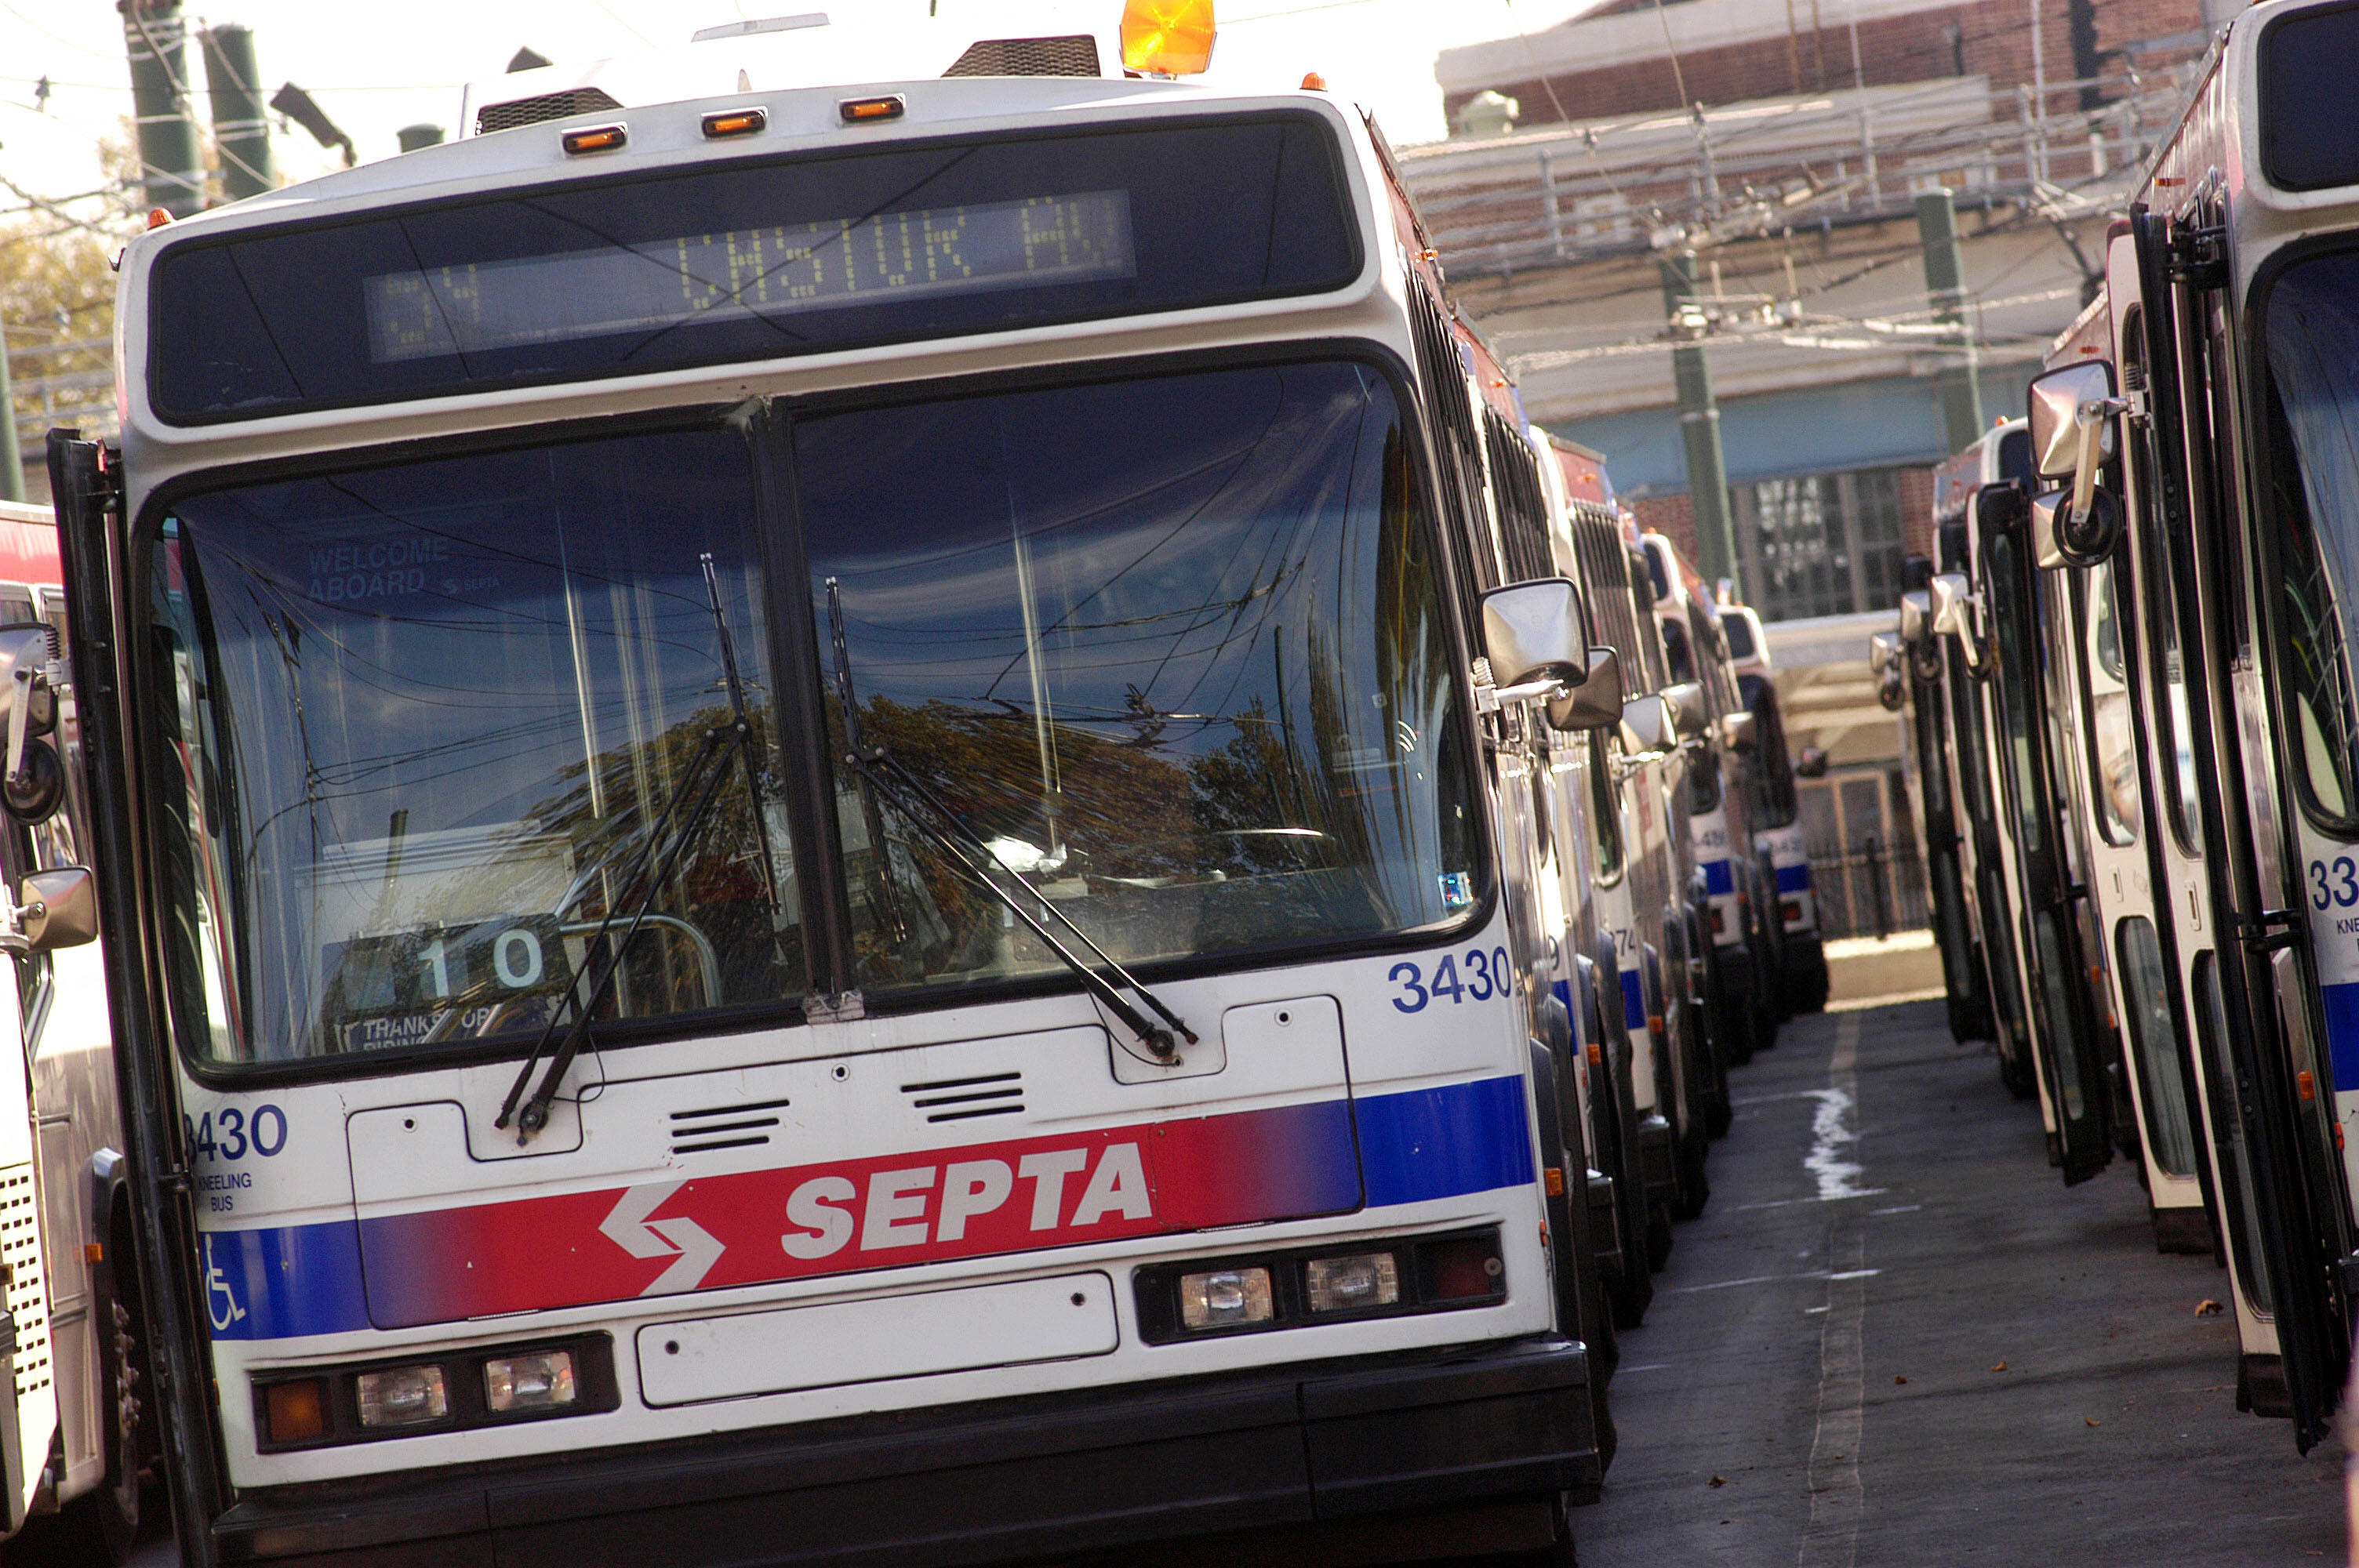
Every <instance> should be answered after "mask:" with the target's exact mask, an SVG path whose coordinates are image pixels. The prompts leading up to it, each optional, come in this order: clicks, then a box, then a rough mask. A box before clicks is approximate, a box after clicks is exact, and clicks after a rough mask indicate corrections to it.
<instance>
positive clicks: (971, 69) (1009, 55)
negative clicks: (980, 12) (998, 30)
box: [942, 33, 1098, 77]
mask: <svg viewBox="0 0 2359 1568" xmlns="http://www.w3.org/2000/svg"><path fill="white" fill-rule="evenodd" d="M942 74H943V75H944V76H946V77H948V76H1095V75H1097V74H1098V41H1097V39H1095V38H1092V37H1091V36H1090V35H1089V34H1087V33H1074V34H1071V36H1069V37H1066V38H984V39H982V40H980V41H978V42H976V43H972V44H969V45H968V46H967V50H966V53H964V54H962V55H961V56H959V57H958V62H957V63H956V64H955V65H952V66H951V68H950V69H949V70H946V71H944V72H942Z"/></svg>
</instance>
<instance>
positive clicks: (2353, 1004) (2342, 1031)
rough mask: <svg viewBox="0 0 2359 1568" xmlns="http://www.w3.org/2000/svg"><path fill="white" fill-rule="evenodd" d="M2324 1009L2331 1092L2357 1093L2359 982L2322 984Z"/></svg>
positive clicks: (2321, 997) (2319, 993)
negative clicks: (2332, 1075)
mask: <svg viewBox="0 0 2359 1568" xmlns="http://www.w3.org/2000/svg"><path fill="white" fill-rule="evenodd" d="M2318 1000H2319V1001H2320V1003H2321V1005H2322V1006H2323V1007H2324V1008H2325V1010H2326V1053H2327V1059H2328V1060H2329V1061H2330V1062H2332V1064H2333V1065H2334V1092H2335V1093H2337V1094H2346V1095H2347V1094H2359V982H2354V981H2345V982H2344V983H2343V984H2342V985H2334V986H2321V987H2319V988H2318Z"/></svg>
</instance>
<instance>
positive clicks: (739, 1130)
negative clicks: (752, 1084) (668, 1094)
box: [671, 1099, 789, 1154]
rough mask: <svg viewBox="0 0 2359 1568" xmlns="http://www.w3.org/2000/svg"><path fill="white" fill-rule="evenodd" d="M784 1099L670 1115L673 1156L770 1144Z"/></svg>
mask: <svg viewBox="0 0 2359 1568" xmlns="http://www.w3.org/2000/svg"><path fill="white" fill-rule="evenodd" d="M788 1103H789V1102H788V1101H786V1100H782V1099H766V1100H756V1101H755V1102H754V1103H753V1104H751V1105H719V1106H712V1107H711V1108H707V1109H704V1110H676V1111H673V1112H672V1113H671V1152H673V1153H675V1154H704V1153H709V1152H712V1151H713V1150H715V1149H751V1148H754V1147H756V1146H757V1145H759V1144H763V1143H767V1142H768V1141H770V1131H769V1130H770V1129H771V1128H774V1127H776V1126H777V1125H778V1117H777V1113H778V1112H779V1111H782V1110H784V1109H786V1108H787V1106H788Z"/></svg>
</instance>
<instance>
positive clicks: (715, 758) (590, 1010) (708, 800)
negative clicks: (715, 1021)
mask: <svg viewBox="0 0 2359 1568" xmlns="http://www.w3.org/2000/svg"><path fill="white" fill-rule="evenodd" d="M703 563H704V591H705V596H706V598H707V599H709V600H711V601H712V624H713V628H714V631H715V633H717V635H718V636H719V638H720V644H721V674H722V679H723V684H725V685H726V686H727V687H728V691H729V718H728V719H727V720H726V721H725V722H723V723H720V724H715V725H713V726H712V727H711V728H709V729H707V730H705V732H704V734H703V735H702V736H701V738H700V739H699V740H698V741H697V742H696V750H695V752H693V753H691V754H690V757H689V760H688V766H687V767H686V768H685V769H683V770H682V771H681V773H680V775H679V783H678V784H676V785H675V786H674V787H673V789H672V792H671V795H670V796H669V798H668V799H667V800H666V801H665V802H664V807H663V810H662V811H661V812H660V813H658V815H657V817H656V820H655V823H654V825H653V826H652V827H649V828H648V829H647V833H646V835H645V836H644V837H643V838H641V839H640V841H639V849H638V856H637V860H636V865H635V866H634V867H633V868H632V871H633V874H632V875H630V876H625V877H624V878H623V879H622V880H621V881H619V882H617V883H616V884H614V885H616V886H618V887H622V888H628V887H629V886H630V885H631V884H632V882H633V881H639V882H640V888H641V891H640V894H639V902H638V907H637V908H636V909H634V910H633V911H631V919H630V925H628V926H626V927H625V929H624V931H623V935H622V938H621V939H620V940H619V941H615V942H614V943H612V944H611V945H610V946H608V947H607V949H606V962H605V966H604V968H602V969H601V970H600V971H599V973H598V979H597V981H596V983H595V984H593V985H592V987H591V988H590V994H589V996H588V998H587V999H586V1000H584V999H583V998H582V990H581V986H580V984H579V982H578V981H577V982H576V983H575V984H574V985H572V986H570V987H568V988H567V989H566V991H565V994H564V995H563V996H562V997H560V998H559V1000H558V1005H557V1006H555V1007H553V1008H551V1009H550V1010H549V1022H548V1023H547V1025H546V1026H544V1027H543V1028H542V1030H541V1032H540V1038H539V1039H538V1040H536V1041H535V1042H533V1047H532V1050H531V1052H530V1053H529V1054H527V1055H526V1057H525V1059H524V1062H523V1064H522V1065H520V1066H518V1067H517V1069H516V1082H515V1083H513V1084H511V1085H509V1086H508V1094H507V1098H506V1099H505V1100H503V1101H501V1102H500V1114H499V1115H498V1116H496V1117H495V1118H493V1119H492V1125H493V1126H494V1127H496V1128H502V1129H505V1128H506V1126H507V1124H508V1122H509V1120H510V1119H511V1118H513V1119H514V1120H515V1121H516V1141H517V1142H519V1143H522V1142H523V1141H525V1140H527V1138H530V1137H531V1136H532V1135H533V1134H534V1133H536V1132H538V1131H539V1130H541V1129H542V1128H544V1127H546V1126H548V1125H549V1106H550V1105H551V1104H553V1103H555V1101H556V1099H557V1086H558V1084H559V1083H560V1081H561V1080H562V1079H563V1078H564V1076H565V1073H566V1069H568V1068H569V1067H571V1066H572V1065H573V1060H574V1058H575V1057H576V1056H578V1055H580V1054H582V1046H583V1045H585V1044H588V1043H589V1040H590V1020H591V1018H592V1015H594V1014H595V1013H596V1012H597V1011H598V1006H599V1004H600V1003H601V1002H603V1001H604V1000H606V996H607V993H608V992H610V991H612V990H613V989H614V981H615V979H616V978H617V977H618V976H620V975H621V973H622V971H623V956H624V955H625V953H627V952H629V951H630V948H631V944H632V942H633V941H635V940H636V939H637V937H638V935H639V932H640V931H641V930H642V929H644V928H645V926H646V925H647V916H648V914H649V912H650V911H652V910H653V909H654V907H655V901H656V896H657V894H658V893H659V892H661V891H662V890H663V889H664V888H666V887H668V886H669V885H670V883H671V879H672V873H673V872H674V871H677V870H678V869H679V859H680V856H681V855H683V854H684V853H686V852H687V850H688V847H689V846H690V845H691V844H693V843H695V842H696V841H697V838H698V836H699V835H700V834H701V832H702V831H703V828H704V824H705V821H706V819H707V818H708V817H709V816H711V814H712V803H713V801H714V800H715V799H716V798H717V797H718V796H719V795H720V794H721V786H722V785H723V784H725V783H726V782H728V778H729V764H730V762H731V760H732V759H731V756H730V753H731V752H735V754H736V758H737V760H739V761H742V762H743V763H744V771H745V789H746V793H747V794H748V795H750V796H751V797H752V800H751V804H752V807H753V813H754V837H755V839H756V842H757V843H758V844H759V845H760V847H761V853H762V884H763V891H764V892H766V894H767V895H768V897H769V901H770V915H771V925H772V927H773V930H774V934H775V928H776V926H777V911H778V884H777V871H776V869H775V868H774V867H773V865H772V864H771V860H770V836H769V832H768V829H767V827H766V823H765V822H764V820H763V814H762V785H761V780H760V774H759V769H758V767H757V765H756V761H755V757H754V721H753V718H752V716H751V715H750V714H749V712H748V711H747V709H746V705H745V682H744V680H743V679H742V678H741V677H740V676H739V675H738V673H737V644H736V641H735V639H734V638H733V637H732V636H731V635H730V633H729V618H728V617H727V616H726V615H725V614H723V611H722V608H721V578H720V574H719V573H718V572H717V571H716V570H715V569H714V568H713V564H712V554H711V553H710V552H707V553H706V554H705V555H704V557H703ZM691 796H692V797H693V803H692V804H691V805H690V806H689V809H688V815H687V817H686V819H685V820H684V821H683V822H682V823H681V824H680V827H679V832H677V833H671V832H670V827H671V822H672V818H673V816H675V815H676V814H677V813H678V812H679V806H680V802H682V801H684V800H690V797H691ZM667 834H669V842H667V841H666V836H667ZM658 851H660V860H661V865H660V868H659V869H658V868H657V861H658ZM650 871H652V874H649V873H650ZM621 914H622V909H621V906H620V905H618V904H616V903H614V902H613V901H611V900H610V901H609V902H608V903H607V906H606V914H605V917H604V918H603V919H602V920H600V921H599V923H598V927H597V929H596V930H595V931H593V932H592V933H591V934H590V938H589V940H588V942H587V943H586V944H585V945H584V951H588V952H594V951H596V950H597V948H598V946H599V944H601V943H603V942H606V941H607V939H608V938H609V937H610V936H612V935H614V923H615V921H616V919H617V918H618V917H619V916H620V915H621ZM712 1000H714V1001H716V1002H717V1001H718V1000H720V999H719V998H717V997H715V998H712ZM568 1002H571V1003H572V1004H573V1009H572V1012H573V1025H572V1027H571V1029H568V1030H567V1031H566V1032H565V1039H564V1040H563V1042H561V1043H560V1044H559V1045H558V1047H557V1050H556V1051H555V1052H554V1053H553V1054H550V1055H549V1067H548V1070H547V1071H546V1072H545V1073H544V1074H542V1076H541V1080H540V1087H538V1088H536V1089H534V1090H533V1091H532V1095H531V1097H530V1098H524V1092H525V1086H526V1085H527V1084H529V1083H531V1082H532V1072H533V1068H534V1067H535V1066H537V1065H539V1062H540V1058H541V1054H542V1053H544V1052H547V1051H548V1050H549V1041H550V1040H551V1039H552V1038H554V1037H555V1035H556V1033H557V1027H558V1025H559V1024H560V1022H563V1021H564V1018H565V1014H566V1005H565V1004H566V1003H568ZM520 1098H522V1099H523V1104H522V1106H521V1107H519V1106H518V1104H517V1101H518V1100H519V1099H520Z"/></svg>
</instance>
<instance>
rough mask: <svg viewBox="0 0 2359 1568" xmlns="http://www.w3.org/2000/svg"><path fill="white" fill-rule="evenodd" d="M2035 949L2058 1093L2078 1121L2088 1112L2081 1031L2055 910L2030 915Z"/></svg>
mask: <svg viewBox="0 0 2359 1568" xmlns="http://www.w3.org/2000/svg"><path fill="white" fill-rule="evenodd" d="M2031 939H2032V941H2033V943H2034V944H2036V946H2034V947H2033V949H2032V952H2033V956H2034V957H2035V958H2036V959H2037V961H2038V968H2039V973H2038V976H2037V977H2036V980H2037V983H2038V987H2039V1000H2040V1006H2041V1008H2042V1010H2043V1011H2045V1012H2046V1013H2047V1015H2048V1016H2047V1025H2048V1037H2049V1040H2050V1041H2051V1042H2052V1043H2053V1044H2054V1045H2055V1048H2056V1076H2057V1079H2058V1082H2057V1084H2056V1092H2057V1094H2058V1095H2059V1096H2060V1098H2061V1099H2062V1101H2063V1105H2062V1109H2063V1112H2064V1118H2065V1119H2066V1120H2068V1121H2078V1120H2080V1119H2082V1117H2084V1116H2086V1115H2087V1114H2088V1113H2089V1112H2088V1106H2087V1104H2086V1103H2085V1100H2086V1097H2085V1096H2084V1095H2083V1094H2082V1091H2081V1042H2080V1038H2079V1036H2080V1032H2079V1031H2078V1030H2077V1029H2075V1028H2074V1027H2073V1013H2072V992H2071V986H2072V983H2073V980H2074V979H2075V977H2074V976H2073V974H2072V973H2071V970H2070V969H2069V968H2066V966H2065V962H2064V936H2063V932H2062V931H2061V930H2060V928H2059V927H2058V925H2057V923H2056V912H2055V911H2054V910H2049V909H2042V910H2038V911H2035V912H2034V913H2033V914H2032V917H2031Z"/></svg>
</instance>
